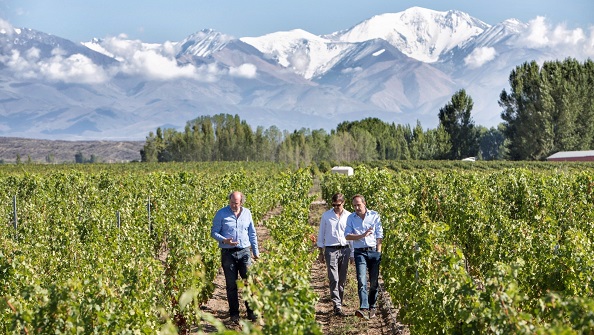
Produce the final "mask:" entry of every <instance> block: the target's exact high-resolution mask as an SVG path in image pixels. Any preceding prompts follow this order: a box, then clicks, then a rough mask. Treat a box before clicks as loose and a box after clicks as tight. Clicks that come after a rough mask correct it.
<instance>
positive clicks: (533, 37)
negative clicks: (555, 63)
mask: <svg viewBox="0 0 594 335" xmlns="http://www.w3.org/2000/svg"><path fill="white" fill-rule="evenodd" d="M517 47H529V48H535V49H542V48H550V49H552V50H553V51H555V52H556V53H558V54H559V56H560V57H574V58H577V59H580V60H584V59H586V58H588V57H594V28H590V31H589V35H588V34H587V33H586V32H584V30H583V29H582V28H576V29H568V28H567V27H566V26H565V25H563V24H561V25H557V26H556V27H552V26H551V25H549V24H548V23H547V22H546V19H545V18H544V17H542V16H538V17H536V18H535V19H534V20H531V21H530V22H528V25H527V28H526V30H525V31H524V32H523V34H522V35H521V36H520V38H518V40H517Z"/></svg>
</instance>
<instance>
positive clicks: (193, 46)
mask: <svg viewBox="0 0 594 335" xmlns="http://www.w3.org/2000/svg"><path fill="white" fill-rule="evenodd" d="M233 39H234V38H233V37H232V36H229V35H225V34H223V33H220V32H217V31H215V30H213V29H203V30H201V31H199V32H197V33H194V34H192V35H190V36H188V37H186V38H185V39H184V40H183V41H181V42H179V43H178V44H177V46H178V48H179V53H178V54H184V53H188V54H192V55H195V56H199V57H207V56H209V55H211V54H213V53H215V52H217V51H220V50H221V49H223V48H224V47H225V46H226V45H227V44H228V43H229V42H230V41H231V40H233Z"/></svg>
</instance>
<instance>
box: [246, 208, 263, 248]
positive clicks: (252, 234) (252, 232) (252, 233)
mask: <svg viewBox="0 0 594 335" xmlns="http://www.w3.org/2000/svg"><path fill="white" fill-rule="evenodd" d="M249 220H250V224H249V226H248V237H249V239H250V245H251V246H252V254H253V255H254V259H258V258H259V257H260V250H258V234H256V227H255V226H254V220H252V213H251V212H250V217H249Z"/></svg>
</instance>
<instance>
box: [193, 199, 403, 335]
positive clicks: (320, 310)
mask: <svg viewBox="0 0 594 335" xmlns="http://www.w3.org/2000/svg"><path fill="white" fill-rule="evenodd" d="M327 209H328V208H327V205H326V203H325V202H324V201H323V200H321V199H317V200H316V201H314V202H313V203H312V204H311V206H310V215H309V223H310V224H311V225H313V226H316V227H317V226H318V225H319V220H320V217H321V214H322V213H323V212H324V211H326V210H327ZM279 212H280V208H276V209H274V210H273V211H271V212H270V213H268V214H267V215H266V216H265V217H264V218H263V220H262V222H259V223H258V224H257V225H256V232H257V234H258V242H259V244H260V245H265V243H262V242H264V241H266V240H268V239H269V238H270V234H269V232H268V230H267V229H266V227H264V224H263V222H264V221H266V220H267V219H269V218H270V217H272V216H274V215H277V214H278V213H279ZM312 250H315V251H314V252H317V249H316V248H312ZM260 252H266V250H264V249H262V250H261V251H260ZM355 278H356V275H355V268H354V266H353V265H350V266H349V279H348V281H347V284H346V288H345V302H344V305H343V311H344V312H345V313H346V314H347V315H346V316H345V317H339V316H335V315H334V313H333V305H332V302H331V301H330V291H329V288H328V277H327V272H326V265H325V264H324V263H323V262H316V263H315V264H314V266H313V267H312V270H311V285H312V288H313V290H314V292H315V293H316V294H318V296H319V301H318V303H317V304H316V321H317V322H318V323H319V325H320V327H321V329H322V332H323V334H327V335H339V334H367V335H385V334H405V335H406V334H409V331H408V329H407V327H405V326H404V325H402V324H400V323H399V322H398V321H397V310H396V309H394V308H392V303H391V301H390V299H389V296H388V294H387V293H386V292H384V291H383V282H382V281H381V279H380V298H379V309H378V315H377V317H375V318H373V319H369V320H364V319H360V318H357V317H356V316H355V311H356V310H357V308H358V306H359V298H358V295H357V280H356V279H355ZM214 284H215V291H214V294H213V296H212V298H211V299H210V300H209V301H208V302H207V303H206V304H205V305H204V306H202V310H203V311H205V312H208V313H211V314H212V315H214V316H215V317H216V318H217V319H218V320H220V321H222V322H223V324H224V325H225V326H226V327H227V328H228V329H236V330H239V328H238V326H234V325H233V324H232V323H231V321H230V319H229V314H228V305H227V298H226V294H225V278H224V275H223V271H222V269H220V270H219V274H218V275H217V276H216V278H215V281H214ZM240 307H241V309H242V310H241V311H240V312H241V314H242V315H243V316H245V310H244V306H243V303H240ZM201 326H202V331H203V332H205V333H214V332H216V329H215V328H214V327H212V326H210V325H208V324H206V323H203V324H202V325H201Z"/></svg>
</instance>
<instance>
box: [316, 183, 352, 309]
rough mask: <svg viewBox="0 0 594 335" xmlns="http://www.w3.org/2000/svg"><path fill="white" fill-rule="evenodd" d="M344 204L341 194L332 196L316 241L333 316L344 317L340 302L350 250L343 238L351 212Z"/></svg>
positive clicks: (321, 221)
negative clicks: (323, 261) (323, 260)
mask: <svg viewBox="0 0 594 335" xmlns="http://www.w3.org/2000/svg"><path fill="white" fill-rule="evenodd" d="M344 202H345V199H344V195H342V194H341V193H336V194H334V195H333V196H332V209H330V210H327V211H326V212H324V213H323V214H322V218H321V219H320V228H319V230H318V239H317V245H318V248H319V249H320V258H322V257H323V258H324V259H325V260H326V269H327V271H328V281H329V282H330V299H331V300H332V303H333V304H334V314H335V315H338V316H345V314H344V312H343V311H342V300H343V296H344V284H345V283H346V279H347V270H348V266H349V257H350V256H351V248H350V246H349V243H348V242H347V240H346V239H345V238H344V228H345V227H346V220H347V217H348V216H349V214H351V212H349V211H347V210H346V209H344V207H343V205H344ZM320 260H321V259H320Z"/></svg>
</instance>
